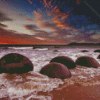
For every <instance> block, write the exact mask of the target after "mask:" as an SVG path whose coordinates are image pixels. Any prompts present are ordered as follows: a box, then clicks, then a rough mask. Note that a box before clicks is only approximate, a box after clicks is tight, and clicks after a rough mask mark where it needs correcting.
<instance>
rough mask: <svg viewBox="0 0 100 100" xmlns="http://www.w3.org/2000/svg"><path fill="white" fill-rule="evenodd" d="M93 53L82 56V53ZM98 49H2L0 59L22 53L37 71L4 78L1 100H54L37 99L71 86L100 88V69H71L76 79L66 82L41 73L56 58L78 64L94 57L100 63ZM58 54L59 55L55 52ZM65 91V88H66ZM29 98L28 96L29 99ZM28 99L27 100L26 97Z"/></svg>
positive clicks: (48, 99)
mask: <svg viewBox="0 0 100 100" xmlns="http://www.w3.org/2000/svg"><path fill="white" fill-rule="evenodd" d="M84 49H85V50H88V51H89V52H81V50H84ZM96 49H97V48H36V49H33V47H9V48H8V49H4V48H0V58H1V57H3V56H4V55H6V54H9V53H19V54H22V55H24V56H26V57H28V58H29V59H30V60H31V61H32V63H33V65H34V70H33V71H31V72H28V73H24V74H21V75H19V74H12V75H11V74H7V73H2V74H0V100H2V98H6V97H9V98H10V100H35V99H37V100H52V96H50V95H49V96H44V95H39V96H38V95H37V94H38V92H41V91H43V92H49V91H52V90H53V89H54V88H56V89H58V90H59V89H61V88H59V85H60V84H62V85H63V87H67V86H69V85H83V86H92V85H99V84H100V67H98V68H87V67H85V66H79V65H77V67H76V68H74V69H70V71H71V74H72V77H71V78H67V79H64V80H61V79H57V78H49V77H48V76H46V75H42V74H40V73H39V71H40V69H41V68H42V67H43V66H44V65H46V64H48V63H49V62H50V60H51V59H52V58H54V57H56V56H68V57H70V58H72V59H73V60H74V61H75V60H76V59H77V58H78V57H80V56H85V55H86V56H90V57H93V58H95V59H96V60H97V61H98V62H99V63H100V59H97V56H98V55H99V54H100V53H95V52H93V51H94V50H96ZM55 50H56V51H55ZM63 87H62V88H63ZM27 95H28V96H27ZM25 96H27V97H25Z"/></svg>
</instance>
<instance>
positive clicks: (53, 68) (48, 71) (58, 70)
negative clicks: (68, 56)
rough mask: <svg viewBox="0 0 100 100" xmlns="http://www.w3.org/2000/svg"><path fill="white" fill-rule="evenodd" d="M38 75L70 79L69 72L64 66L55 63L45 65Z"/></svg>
mask: <svg viewBox="0 0 100 100" xmlns="http://www.w3.org/2000/svg"><path fill="white" fill-rule="evenodd" d="M40 73H41V74H44V75H47V76H48V77H52V78H60V79H65V78H70V77H71V72H70V71H69V69H68V68H67V67H66V66H65V65H63V64H61V63H55V62H53V63H49V64H47V65H45V66H44V67H43V68H42V69H41V70H40Z"/></svg>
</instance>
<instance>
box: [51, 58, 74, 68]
mask: <svg viewBox="0 0 100 100" xmlns="http://www.w3.org/2000/svg"><path fill="white" fill-rule="evenodd" d="M51 62H58V63H61V64H64V65H65V66H66V67H68V69H72V68H75V67H76V64H75V62H74V61H73V60H72V59H71V58H69V57H66V56H58V57H55V58H53V59H52V60H51V61H50V63H51Z"/></svg>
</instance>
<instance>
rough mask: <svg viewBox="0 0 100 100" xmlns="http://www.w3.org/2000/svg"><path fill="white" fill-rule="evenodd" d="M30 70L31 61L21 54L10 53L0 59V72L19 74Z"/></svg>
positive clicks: (31, 67)
mask: <svg viewBox="0 0 100 100" xmlns="http://www.w3.org/2000/svg"><path fill="white" fill-rule="evenodd" d="M32 70H33V64H32V62H31V61H30V60H29V59H28V58H27V57H25V56H23V55H21V54H17V53H10V54H7V55H5V56H3V57H2V58H1V59H0V73H10V74H14V73H18V74H21V73H27V72H29V71H32Z"/></svg>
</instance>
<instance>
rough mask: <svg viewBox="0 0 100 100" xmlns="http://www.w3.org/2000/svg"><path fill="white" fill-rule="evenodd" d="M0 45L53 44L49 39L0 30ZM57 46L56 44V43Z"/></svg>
mask: <svg viewBox="0 0 100 100" xmlns="http://www.w3.org/2000/svg"><path fill="white" fill-rule="evenodd" d="M0 44H34V45H35V44H55V41H52V40H50V39H49V38H44V40H43V38H42V37H39V36H38V37H37V36H34V35H31V36H30V35H25V34H19V33H17V32H14V31H11V30H9V31H8V30H6V29H2V28H0ZM56 44H57V43H56Z"/></svg>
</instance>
